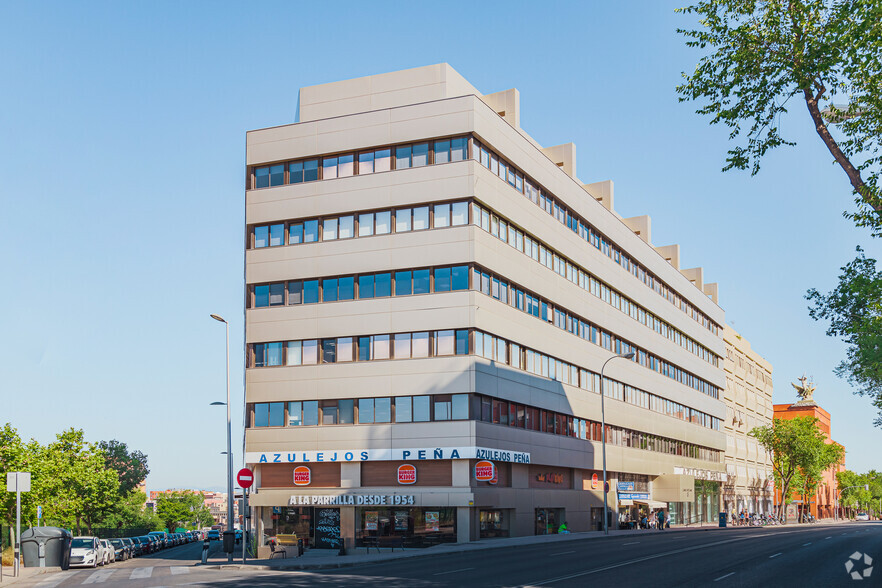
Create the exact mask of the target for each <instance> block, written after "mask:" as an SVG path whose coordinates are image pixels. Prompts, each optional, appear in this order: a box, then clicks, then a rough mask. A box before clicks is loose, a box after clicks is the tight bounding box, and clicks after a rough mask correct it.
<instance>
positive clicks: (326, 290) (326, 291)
mask: <svg viewBox="0 0 882 588" xmlns="http://www.w3.org/2000/svg"><path fill="white" fill-rule="evenodd" d="M322 300H323V301H325V302H334V301H335V300H337V279H336V278H331V279H329V280H322Z"/></svg>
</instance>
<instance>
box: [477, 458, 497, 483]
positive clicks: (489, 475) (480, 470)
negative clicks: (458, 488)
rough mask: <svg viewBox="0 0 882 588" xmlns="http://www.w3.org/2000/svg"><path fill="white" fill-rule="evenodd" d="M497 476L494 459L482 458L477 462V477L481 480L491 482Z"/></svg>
mask: <svg viewBox="0 0 882 588" xmlns="http://www.w3.org/2000/svg"><path fill="white" fill-rule="evenodd" d="M494 478H496V466H495V465H494V464H493V462H492V461H486V460H481V461H479V462H478V463H476V464H475V479H476V480H477V481H479V482H491V481H492V480H493V479H494Z"/></svg>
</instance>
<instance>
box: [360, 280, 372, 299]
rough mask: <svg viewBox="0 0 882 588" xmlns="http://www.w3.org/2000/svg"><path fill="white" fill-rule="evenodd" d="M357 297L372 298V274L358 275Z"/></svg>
mask: <svg viewBox="0 0 882 588" xmlns="http://www.w3.org/2000/svg"><path fill="white" fill-rule="evenodd" d="M358 297H359V298H373V297H374V276H373V275H366V276H358Z"/></svg>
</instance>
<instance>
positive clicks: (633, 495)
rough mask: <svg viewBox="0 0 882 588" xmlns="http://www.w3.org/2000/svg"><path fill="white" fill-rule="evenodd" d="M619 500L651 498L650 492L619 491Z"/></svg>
mask: <svg viewBox="0 0 882 588" xmlns="http://www.w3.org/2000/svg"><path fill="white" fill-rule="evenodd" d="M619 500H649V492H619Z"/></svg>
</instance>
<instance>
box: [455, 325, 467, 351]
mask: <svg viewBox="0 0 882 588" xmlns="http://www.w3.org/2000/svg"><path fill="white" fill-rule="evenodd" d="M468 353H469V332H468V331H467V330H465V329H462V330H459V331H457V332H456V354H457V355H468Z"/></svg>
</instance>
